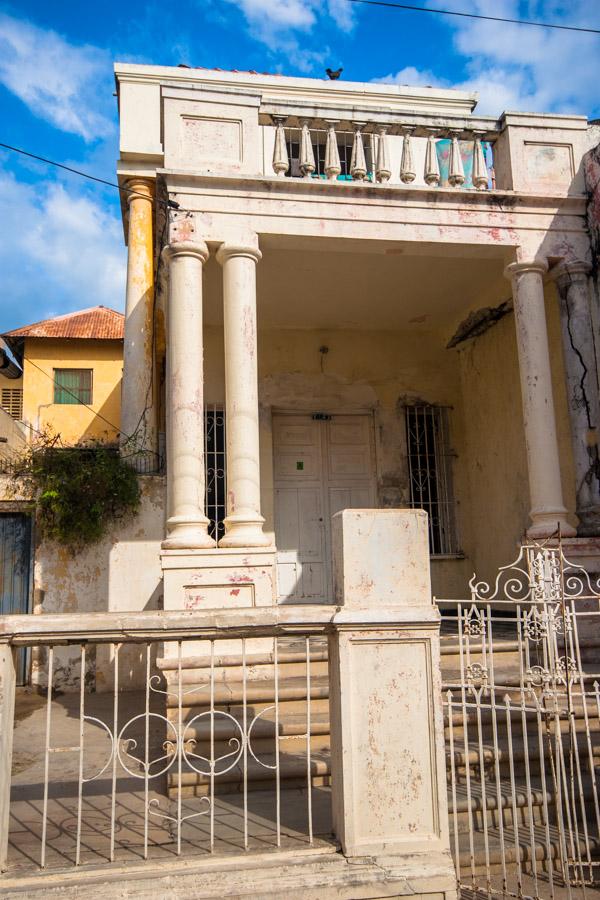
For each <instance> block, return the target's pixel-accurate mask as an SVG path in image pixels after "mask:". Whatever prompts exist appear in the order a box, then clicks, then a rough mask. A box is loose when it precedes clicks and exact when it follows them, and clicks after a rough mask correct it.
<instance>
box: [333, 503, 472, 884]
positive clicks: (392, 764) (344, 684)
mask: <svg viewBox="0 0 600 900" xmlns="http://www.w3.org/2000/svg"><path fill="white" fill-rule="evenodd" d="M333 554H334V578H335V602H336V604H337V605H339V606H340V607H341V608H340V610H339V612H338V613H337V614H336V616H335V621H334V628H333V632H332V634H331V637H330V651H329V659H330V663H329V665H330V709H331V746H332V763H331V765H332V799H333V824H334V831H335V833H336V835H337V837H338V839H339V840H340V842H341V845H342V850H343V852H344V854H345V855H346V856H347V857H357V856H367V855H368V856H374V857H377V858H378V860H379V862H380V864H381V865H385V866H386V867H387V866H390V867H391V868H392V869H393V871H394V873H395V874H397V875H399V876H401V875H402V873H403V872H405V873H406V878H407V879H409V881H410V887H411V889H412V890H413V891H414V893H415V894H421V895H423V896H424V895H426V894H435V895H436V900H440V896H441V895H444V897H445V898H446V900H449V898H451V897H455V896H456V877H455V872H454V866H453V863H452V858H451V855H450V843H449V835H448V810H447V795H446V765H445V750H444V725H443V714H442V696H441V672H440V658H439V623H440V616H439V612H438V610H437V608H436V606H435V605H434V603H433V601H432V597H431V585H430V575H429V542H428V527H427V515H426V513H424V512H422V511H420V510H343V511H342V512H340V513H337V514H336V515H335V516H334V517H333Z"/></svg>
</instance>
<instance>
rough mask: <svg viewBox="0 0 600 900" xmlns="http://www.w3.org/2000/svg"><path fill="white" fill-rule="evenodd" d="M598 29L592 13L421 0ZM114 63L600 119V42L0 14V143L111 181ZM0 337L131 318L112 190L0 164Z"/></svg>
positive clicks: (437, 19)
mask: <svg viewBox="0 0 600 900" xmlns="http://www.w3.org/2000/svg"><path fill="white" fill-rule="evenodd" d="M423 5H426V6H428V7H430V8H432V9H433V8H436V7H438V8H450V9H459V10H463V11H468V12H481V13H484V14H490V15H504V16H507V17H513V18H514V17H518V18H530V19H532V18H533V19H543V20H545V21H551V22H556V23H566V22H568V23H570V24H580V25H588V26H592V27H600V6H599V4H598V2H597V0H560V2H559V0H543V2H542V0H531V2H519V0H444V2H434V0H423ZM114 60H120V61H131V62H146V63H155V64H161V65H177V64H178V63H180V62H181V63H187V64H189V65H199V66H208V67H212V66H215V67H220V68H224V69H229V68H232V69H234V68H237V69H256V70H258V71H270V72H281V73H283V74H289V75H309V76H313V77H323V73H324V69H325V68H326V67H327V66H331V67H332V68H337V67H338V66H340V65H342V66H343V67H344V74H343V77H344V78H348V79H350V80H353V81H378V80H381V81H390V82H398V83H401V84H431V85H440V86H443V87H453V86H455V87H463V88H468V89H471V90H473V89H474V90H478V91H479V93H480V104H479V109H480V111H481V112H484V113H489V114H493V115H495V114H499V113H501V112H502V111H503V110H505V109H521V110H526V111H540V112H574V113H580V114H584V115H588V116H589V117H590V118H594V117H598V116H600V89H599V88H598V85H599V84H600V77H599V76H600V36H599V35H586V34H577V33H569V32H564V31H552V30H546V29H537V28H525V27H519V26H515V25H506V24H500V23H491V22H481V21H475V20H470V19H457V18H449V17H445V16H439V15H434V14H431V13H424V12H421V13H419V12H405V11H403V12H401V11H398V10H392V9H384V8H380V7H379V8H378V7H369V6H361V5H358V4H354V3H349V2H347V0H195V2H194V0H180V2H178V3H177V4H166V3H164V2H163V3H158V2H156V3H154V2H151V3H141V2H136V0H129V2H128V3H127V4H124V3H122V2H116V0H104V2H103V3H102V4H98V5H96V4H93V5H92V4H82V3H81V2H61V0H57V2H56V3H53V4H49V3H46V2H41V0H38V2H36V0H21V2H19V4H18V5H17V4H16V3H3V2H2V0H0V141H3V142H5V143H9V144H13V145H16V146H19V147H23V148H25V149H28V150H31V151H32V152H33V153H38V154H40V155H42V156H47V157H50V158H53V159H56V160H59V161H62V162H66V163H67V164H70V165H73V166H75V167H77V168H82V169H84V170H86V171H89V172H91V173H92V174H95V175H98V176H100V177H105V178H108V179H112V178H114V172H115V161H116V157H117V146H118V135H117V118H116V101H115V98H114V97H113V96H112V94H113V91H114V82H113V77H112V63H113V61H114ZM0 221H1V222H2V240H1V241H0V288H1V294H0V298H1V299H0V331H5V330H7V329H10V328H13V327H16V326H17V325H22V324H25V323H28V322H32V321H36V320H38V319H42V318H46V317H47V316H51V315H58V314H61V313H65V312H70V311H72V310H75V309H80V308H83V307H85V306H91V305H94V304H96V303H103V304H105V305H107V306H113V307H115V308H117V309H122V308H123V304H124V274H125V250H124V246H123V236H122V228H121V223H120V214H119V205H118V197H117V196H116V191H112V190H111V189H109V188H102V187H100V186H97V185H94V184H92V183H91V182H86V181H84V180H82V179H78V178H76V177H75V176H70V175H67V174H64V173H59V172H57V171H56V170H52V169H49V168H48V167H46V166H44V165H42V164H38V163H33V162H31V161H27V160H24V159H20V158H18V157H15V155H14V154H10V153H8V152H5V151H2V150H0Z"/></svg>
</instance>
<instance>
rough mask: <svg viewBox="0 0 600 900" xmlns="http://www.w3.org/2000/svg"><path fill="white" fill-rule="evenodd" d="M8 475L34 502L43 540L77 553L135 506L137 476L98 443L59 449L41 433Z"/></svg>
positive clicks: (111, 450)
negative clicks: (17, 482)
mask: <svg viewBox="0 0 600 900" xmlns="http://www.w3.org/2000/svg"><path fill="white" fill-rule="evenodd" d="M13 475H14V477H15V478H16V479H18V480H19V481H20V483H21V485H23V482H25V484H26V486H27V489H28V493H29V494H30V496H32V498H33V502H34V504H35V511H36V526H37V528H38V532H39V534H40V536H41V537H42V538H45V539H46V540H51V541H56V542H57V543H59V544H62V545H63V546H66V547H67V548H69V549H70V550H71V551H72V552H73V553H77V552H79V551H80V550H82V549H83V548H84V547H86V546H89V545H90V544H93V543H95V542H96V541H99V540H100V539H101V538H102V537H103V536H104V535H105V534H106V532H107V530H108V528H109V527H111V526H113V525H114V524H115V523H116V522H122V521H125V520H126V519H128V518H131V517H133V516H134V515H135V513H136V512H137V510H138V509H139V505H140V487H139V482H138V478H137V475H136V473H135V471H134V469H133V468H132V466H131V465H130V464H128V462H127V461H126V460H124V459H123V458H122V457H121V455H120V453H119V450H118V448H116V447H114V446H110V445H107V444H104V443H102V442H101V441H86V442H83V443H80V444H77V445H75V446H70V447H65V446H63V445H62V443H61V440H60V435H56V434H53V433H52V432H51V431H45V432H42V433H41V434H39V435H38V437H37V438H36V440H35V441H34V442H33V443H32V444H31V445H30V446H29V447H28V448H27V450H26V451H25V452H24V453H23V455H22V456H20V457H19V459H18V461H17V462H16V464H15V466H14V468H13Z"/></svg>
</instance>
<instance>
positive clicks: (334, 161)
mask: <svg viewBox="0 0 600 900" xmlns="http://www.w3.org/2000/svg"><path fill="white" fill-rule="evenodd" d="M336 125H337V121H334V120H330V121H328V122H327V142H326V144H325V174H326V175H327V178H328V179H329V181H336V179H337V177H338V175H341V173H342V165H341V163H340V151H339V148H338V142H337V134H336V133H335V126H336Z"/></svg>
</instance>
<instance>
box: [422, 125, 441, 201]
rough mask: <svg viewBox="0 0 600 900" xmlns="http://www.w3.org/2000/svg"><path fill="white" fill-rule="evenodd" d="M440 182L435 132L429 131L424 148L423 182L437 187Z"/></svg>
mask: <svg viewBox="0 0 600 900" xmlns="http://www.w3.org/2000/svg"><path fill="white" fill-rule="evenodd" d="M439 183H440V164H439V161H438V155H437V148H436V133H435V131H430V132H429V135H428V137H427V149H426V150H425V184H428V185H429V186H430V187H437V185H438V184H439Z"/></svg>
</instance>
